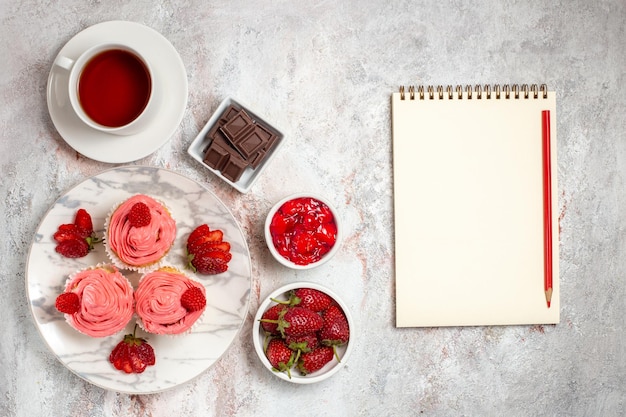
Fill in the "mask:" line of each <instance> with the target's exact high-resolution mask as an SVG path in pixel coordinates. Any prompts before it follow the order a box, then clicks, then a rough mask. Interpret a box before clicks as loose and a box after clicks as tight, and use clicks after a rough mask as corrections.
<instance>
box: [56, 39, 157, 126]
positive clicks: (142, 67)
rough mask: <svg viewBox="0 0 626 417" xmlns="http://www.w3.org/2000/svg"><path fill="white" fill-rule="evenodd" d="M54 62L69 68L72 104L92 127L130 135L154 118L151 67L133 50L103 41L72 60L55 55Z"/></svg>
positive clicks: (153, 89) (155, 96) (155, 98)
mask: <svg viewBox="0 0 626 417" xmlns="http://www.w3.org/2000/svg"><path fill="white" fill-rule="evenodd" d="M54 63H55V65H56V66H58V67H60V68H63V69H65V70H67V71H69V83H68V88H69V90H68V93H69V99H70V103H71V105H72V108H73V110H74V112H75V113H76V115H77V116H78V117H79V118H80V119H81V120H82V121H83V122H84V123H85V124H86V125H88V126H90V127H92V128H93V129H96V130H99V131H101V132H104V133H109V134H115V135H132V134H136V133H139V132H141V131H142V130H144V129H145V128H146V127H147V125H148V124H149V123H150V122H151V121H153V120H154V117H155V116H156V113H157V111H158V105H159V103H158V101H159V100H158V97H157V94H156V91H155V86H154V76H153V71H152V69H151V68H150V64H149V63H148V61H147V60H146V59H145V58H144V57H143V55H142V54H141V53H139V52H138V51H137V50H135V49H133V48H131V47H129V46H127V45H122V44H112V43H103V44H100V45H96V46H93V47H92V48H90V49H88V50H87V51H85V52H84V53H82V54H81V55H80V56H79V57H78V58H77V59H76V60H73V59H71V58H69V57H66V56H59V57H57V59H56V60H55V62H54Z"/></svg>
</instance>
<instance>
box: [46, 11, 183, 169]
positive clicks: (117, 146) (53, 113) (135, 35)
mask: <svg viewBox="0 0 626 417" xmlns="http://www.w3.org/2000/svg"><path fill="white" fill-rule="evenodd" d="M103 41H107V42H118V41H119V42H125V43H127V44H128V45H129V46H131V47H133V48H134V49H136V50H138V51H140V52H141V53H142V54H143V55H144V56H145V57H146V59H147V60H148V61H149V62H150V64H151V65H152V69H153V72H154V80H153V83H154V86H155V88H159V89H161V96H162V97H167V100H162V103H161V109H160V110H159V115H158V116H157V117H156V118H155V121H154V123H152V124H151V125H150V126H149V127H148V128H147V129H146V130H144V131H142V132H141V133H137V134H134V135H128V136H117V135H112V134H108V133H104V132H100V131H97V130H95V129H92V128H90V127H89V126H87V125H85V124H84V123H83V122H82V121H81V120H80V119H79V118H78V116H77V115H76V113H74V110H73V109H72V107H71V104H70V101H69V100H70V99H69V95H68V86H67V83H68V82H69V76H68V74H69V73H68V72H67V71H66V70H64V69H61V68H59V67H57V66H56V65H52V68H51V70H50V74H49V76H48V88H47V101H48V111H49V112H50V117H51V119H52V122H53V123H54V126H55V127H56V129H57V130H58V132H59V134H60V135H61V137H63V139H64V140H65V142H67V144H68V145H70V146H71V147H72V148H74V149H75V150H76V151H78V152H80V153H81V154H83V155H84V156H86V157H88V158H91V159H94V160H96V161H100V162H107V163H126V162H131V161H135V160H137V159H140V158H143V157H145V156H148V155H150V154H151V153H153V152H154V151H156V150H157V149H159V148H160V147H161V146H162V145H164V144H165V143H166V142H167V141H168V140H169V139H170V137H171V136H172V135H173V134H174V132H175V131H176V129H177V128H178V126H179V125H180V122H181V121H182V119H183V115H184V114H185V110H186V107H187V90H188V85H187V72H186V71H185V66H184V65H183V61H182V59H181V58H180V55H179V54H178V52H177V51H176V49H175V48H174V46H172V44H171V43H170V42H169V41H168V40H167V39H166V38H165V37H163V35H161V34H160V33H158V32H157V31H155V30H154V29H151V28H149V27H147V26H144V25H141V24H139V23H135V22H126V21H110V22H103V23H98V24H97V25H93V26H90V27H88V28H87V29H85V30H83V31H81V32H79V33H77V34H76V35H75V36H74V37H73V38H72V39H70V40H69V41H68V42H67V43H66V44H65V45H64V46H63V48H61V50H60V51H59V53H58V55H62V56H66V57H68V58H71V59H76V58H77V57H78V56H79V55H80V54H81V53H83V52H84V51H85V50H87V49H89V48H90V47H92V46H94V45H96V44H97V43H100V42H103ZM55 60H56V58H55Z"/></svg>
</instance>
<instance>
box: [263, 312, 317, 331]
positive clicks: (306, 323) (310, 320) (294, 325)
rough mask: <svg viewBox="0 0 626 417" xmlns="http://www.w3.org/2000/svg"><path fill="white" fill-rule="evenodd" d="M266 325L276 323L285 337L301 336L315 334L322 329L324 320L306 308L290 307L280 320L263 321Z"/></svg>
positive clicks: (280, 315)
mask: <svg viewBox="0 0 626 417" xmlns="http://www.w3.org/2000/svg"><path fill="white" fill-rule="evenodd" d="M261 322H265V323H276V324H277V325H278V327H277V330H278V331H279V332H280V334H281V335H282V336H283V337H285V336H301V335H304V334H307V333H315V332H316V331H318V330H319V329H321V328H322V325H323V324H324V320H323V319H322V317H321V316H320V315H319V314H317V313H316V312H314V311H311V310H309V309H308V308H304V307H298V306H295V307H289V308H287V309H285V310H283V311H282V312H281V313H280V314H279V317H278V320H263V319H261Z"/></svg>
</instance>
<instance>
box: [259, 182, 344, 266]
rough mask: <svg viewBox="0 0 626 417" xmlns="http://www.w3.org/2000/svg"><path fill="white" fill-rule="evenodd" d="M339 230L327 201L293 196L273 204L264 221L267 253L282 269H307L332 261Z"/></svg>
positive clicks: (337, 243)
mask: <svg viewBox="0 0 626 417" xmlns="http://www.w3.org/2000/svg"><path fill="white" fill-rule="evenodd" d="M342 235H343V228H342V227H341V224H340V221H339V216H338V212H337V210H336V209H335V208H334V207H333V205H332V204H331V202H330V201H329V200H328V199H326V198H324V197H321V196H319V195H315V194H311V193H299V194H293V195H290V196H288V197H285V198H283V199H282V200H280V201H279V202H277V203H276V204H275V205H274V206H273V207H272V209H271V210H270V211H269V213H268V215H267V218H266V220H265V240H266V242H267V246H268V248H269V250H270V253H271V254H272V255H273V256H274V258H275V259H276V260H277V261H278V262H279V263H281V264H282V265H284V266H287V267H289V268H292V269H310V268H313V267H316V266H319V265H322V264H324V263H326V262H327V261H329V260H330V258H332V257H333V256H334V255H335V254H336V253H337V251H338V250H339V246H340V243H341V238H342Z"/></svg>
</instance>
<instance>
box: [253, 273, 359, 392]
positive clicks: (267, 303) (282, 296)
mask: <svg viewBox="0 0 626 417" xmlns="http://www.w3.org/2000/svg"><path fill="white" fill-rule="evenodd" d="M297 288H313V289H315V290H319V291H322V292H324V293H326V294H327V295H329V296H330V297H331V298H333V299H334V300H335V301H336V302H337V304H339V306H340V307H341V308H342V310H343V312H344V314H345V315H346V318H347V319H348V326H349V327H350V339H349V340H348V343H346V344H344V345H342V346H337V347H336V352H337V355H338V356H339V359H340V362H338V361H337V359H336V358H333V359H332V360H331V361H330V362H329V363H327V364H326V365H325V366H324V367H323V368H322V369H320V370H319V371H316V372H313V373H310V374H308V375H302V374H301V373H300V371H299V370H298V368H297V367H295V366H294V368H293V369H292V370H291V378H289V375H287V373H285V372H277V371H274V370H272V365H271V364H270V362H269V360H268V359H267V357H266V356H265V349H264V342H265V338H266V335H265V331H264V330H263V328H262V327H261V324H260V321H259V320H261V317H262V316H263V313H265V311H266V310H267V309H268V308H270V307H271V306H273V305H274V304H276V303H275V302H274V301H272V298H273V299H276V300H287V299H288V296H289V291H290V290H294V289H297ZM354 329H355V328H354V323H353V319H352V315H351V314H350V310H348V307H347V306H346V304H345V303H344V301H343V300H342V299H341V298H339V296H338V295H337V294H335V293H334V292H333V291H332V290H330V289H328V288H326V287H324V286H322V285H319V284H316V283H313V282H304V281H300V282H293V283H291V284H287V285H285V286H282V287H280V288H278V289H277V290H275V291H274V292H272V293H271V294H269V295H268V296H267V298H266V299H265V300H264V301H263V302H262V303H261V305H260V306H259V309H258V310H257V313H256V316H255V317H254V323H253V324H252V341H253V343H254V349H255V350H256V353H257V355H258V357H259V359H260V360H261V363H263V366H265V367H266V368H267V369H268V370H269V371H270V372H271V373H272V374H274V375H276V376H277V377H278V378H280V379H282V380H285V381H288V382H292V383H294V384H313V383H315V382H320V381H324V380H325V379H328V378H330V377H331V376H333V375H334V374H336V373H337V372H338V371H339V370H340V369H341V368H343V367H344V366H345V365H346V362H347V361H348V358H349V357H350V354H351V352H352V349H353V347H354V338H355V331H354Z"/></svg>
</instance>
